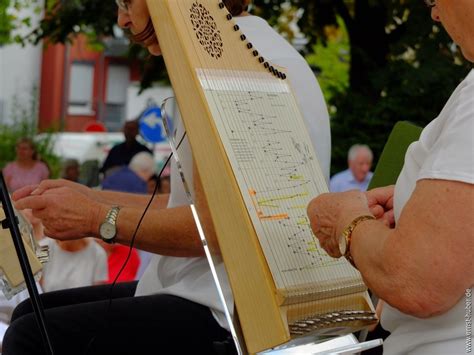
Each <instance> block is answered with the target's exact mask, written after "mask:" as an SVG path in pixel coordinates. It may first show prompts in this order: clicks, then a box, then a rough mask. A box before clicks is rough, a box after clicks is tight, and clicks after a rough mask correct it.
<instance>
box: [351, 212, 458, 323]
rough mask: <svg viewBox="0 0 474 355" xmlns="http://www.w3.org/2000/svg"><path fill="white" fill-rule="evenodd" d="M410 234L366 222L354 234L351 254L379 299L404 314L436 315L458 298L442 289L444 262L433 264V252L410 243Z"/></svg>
mask: <svg viewBox="0 0 474 355" xmlns="http://www.w3.org/2000/svg"><path fill="white" fill-rule="evenodd" d="M410 233H411V231H409V230H406V229H405V228H400V227H398V228H396V229H389V228H388V227H386V226H385V225H384V224H383V223H380V222H378V221H366V222H363V223H362V224H361V225H360V226H358V228H356V230H355V231H354V233H353V235H352V238H353V239H352V245H351V253H352V255H353V258H354V261H355V264H356V266H357V268H358V269H359V271H360V272H361V274H362V277H363V279H364V281H365V283H366V284H367V286H368V288H369V289H371V290H372V292H374V293H375V294H376V295H377V296H378V297H379V298H381V299H383V300H384V301H386V302H387V303H388V304H390V305H391V306H392V307H395V308H397V309H398V310H400V311H401V312H403V313H406V314H409V315H412V316H415V317H419V318H426V317H432V316H434V315H437V314H441V313H443V312H445V311H447V310H448V309H450V308H451V307H452V306H453V305H454V304H455V303H456V302H457V298H456V297H454V298H453V297H449V298H446V295H444V294H443V292H440V287H439V285H441V284H443V283H442V282H441V281H440V279H443V277H442V276H441V275H442V274H443V272H442V271H441V269H442V268H443V266H442V264H439V265H433V264H431V262H430V259H431V258H432V255H431V256H430V255H429V254H430V253H427V254H425V253H424V250H423V249H422V248H421V247H420V246H419V245H417V243H409V242H407V240H408V239H409V234H410ZM430 264H431V265H430ZM440 268H441V269H440Z"/></svg>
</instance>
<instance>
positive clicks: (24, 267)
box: [0, 171, 54, 355]
mask: <svg viewBox="0 0 474 355" xmlns="http://www.w3.org/2000/svg"><path fill="white" fill-rule="evenodd" d="M0 200H1V203H2V206H3V210H4V212H5V216H6V219H5V220H3V221H1V224H2V228H3V229H9V230H10V234H11V236H12V239H13V244H14V245H15V250H16V253H17V255H18V261H19V262H20V267H21V271H22V273H23V277H24V278H25V283H26V287H27V288H28V293H29V294H30V300H31V303H32V306H33V311H34V313H35V316H36V321H37V323H38V327H39V329H40V332H41V338H42V339H43V345H44V347H45V350H46V352H47V353H49V354H51V355H53V354H54V351H53V347H52V345H51V341H50V339H49V336H48V331H47V329H46V323H45V317H44V309H43V305H42V303H41V299H40V297H39V293H38V289H37V288H36V282H35V278H34V276H33V272H32V271H31V266H30V261H29V260H28V256H27V254H26V250H25V246H24V245H23V239H22V237H21V233H20V229H19V228H18V218H17V217H16V215H15V212H14V210H13V206H12V204H11V201H10V197H9V195H8V191H7V186H6V184H5V179H4V178H3V174H2V172H1V171H0Z"/></svg>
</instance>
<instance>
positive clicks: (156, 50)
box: [147, 42, 161, 57]
mask: <svg viewBox="0 0 474 355" xmlns="http://www.w3.org/2000/svg"><path fill="white" fill-rule="evenodd" d="M147 49H148V52H149V53H150V54H151V55H154V56H157V57H158V56H160V55H161V47H160V45H159V43H158V42H156V43H153V44H151V45H149V46H148V47H147Z"/></svg>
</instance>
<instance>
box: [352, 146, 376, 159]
mask: <svg viewBox="0 0 474 355" xmlns="http://www.w3.org/2000/svg"><path fill="white" fill-rule="evenodd" d="M360 151H365V152H367V154H368V155H369V157H370V159H373V158H374V154H373V153H372V150H371V149H370V148H369V146H368V145H366V144H354V145H353V146H352V147H350V148H349V152H348V153H347V160H349V161H352V160H354V159H355V158H356V157H357V154H358V153H359V152H360Z"/></svg>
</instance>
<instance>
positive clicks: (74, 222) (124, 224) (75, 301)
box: [3, 0, 331, 355]
mask: <svg viewBox="0 0 474 355" xmlns="http://www.w3.org/2000/svg"><path fill="white" fill-rule="evenodd" d="M116 3H117V5H118V8H119V10H118V24H119V25H120V26H121V27H122V28H124V29H126V30H127V31H128V32H129V33H130V37H131V39H132V40H133V41H134V42H136V43H139V44H141V45H142V46H144V47H146V48H147V49H148V51H149V52H150V53H151V54H153V55H160V54H161V48H160V45H159V39H158V38H157V36H156V34H155V31H154V28H153V24H152V22H151V20H150V15H149V12H148V9H147V5H146V1H145V0H117V1H116ZM224 3H225V5H226V6H227V9H228V10H229V12H230V13H231V14H232V15H233V16H235V17H234V20H235V21H236V22H237V24H238V25H239V27H240V28H241V30H242V31H243V32H244V33H245V34H246V36H247V37H248V38H250V39H251V40H252V43H253V44H254V45H255V47H256V48H258V49H259V51H260V53H261V54H262V55H263V56H264V57H265V58H266V59H267V60H269V61H271V62H272V63H274V64H276V65H280V66H283V67H286V68H287V71H288V78H289V80H290V81H291V84H292V86H293V88H294V91H295V95H296V98H297V101H298V102H299V105H300V109H301V111H302V113H303V116H304V118H305V121H306V124H307V127H308V131H309V133H310V136H311V138H312V142H313V144H314V147H315V150H316V151H317V152H318V157H319V160H320V165H321V167H322V170H323V172H324V174H325V176H326V179H329V162H330V145H331V143H330V131H329V115H328V112H327V108H326V104H325V102H324V99H323V96H322V92H321V89H320V87H319V85H318V83H317V81H316V78H315V76H314V74H313V72H312V71H311V69H310V68H309V66H308V64H307V63H306V61H305V60H304V59H303V57H302V56H301V55H300V54H299V53H298V52H297V51H296V50H295V49H294V48H293V47H292V46H291V45H290V44H289V43H288V42H286V40H284V39H283V38H282V37H281V36H280V35H278V34H277V33H276V32H275V31H274V30H273V29H272V28H271V27H270V26H269V25H268V24H267V23H266V21H264V20H262V19H261V18H259V17H256V16H251V15H249V13H247V11H246V9H247V6H248V4H249V0H224ZM178 154H179V156H180V160H181V163H182V164H183V166H184V174H185V176H186V180H187V182H188V185H189V186H195V189H196V191H194V194H195V196H196V200H197V201H200V200H202V197H201V196H202V191H201V190H200V184H199V183H198V182H197V175H196V174H195V173H194V174H193V170H194V169H193V160H192V155H191V149H190V146H189V143H188V140H187V138H185V139H184V140H183V142H182V144H181V146H180V147H179V148H178ZM193 175H194V176H193ZM193 180H194V182H195V184H193ZM14 199H15V200H16V206H17V208H19V209H23V208H28V207H29V208H32V209H33V210H34V213H35V214H36V215H37V216H38V217H39V218H41V219H42V221H43V224H44V225H45V228H46V230H45V233H46V234H47V235H48V236H50V237H52V238H57V239H68V238H70V237H73V236H74V237H77V236H78V235H82V236H94V237H97V238H99V237H101V235H100V233H99V225H100V224H101V222H102V221H103V220H104V219H106V215H108V214H109V212H110V211H114V212H113V213H112V214H110V216H112V217H113V216H115V217H114V218H115V223H116V227H117V228H116V231H117V234H116V237H115V238H114V239H115V241H116V242H118V243H122V244H125V245H129V244H130V240H131V237H132V236H133V234H134V231H135V228H136V226H137V223H138V220H139V219H140V217H141V215H142V213H143V209H144V206H145V205H146V203H147V202H148V199H149V197H148V196H147V197H142V196H135V195H130V194H120V193H115V192H114V193H112V192H104V191H102V192H98V191H93V190H90V189H88V188H86V187H83V186H80V185H75V184H72V183H71V182H66V181H47V182H45V183H43V184H41V185H40V186H39V187H29V188H25V189H23V190H22V191H19V192H18V193H17V194H15V195H14ZM168 199H169V203H168ZM188 204H189V202H188V200H187V197H186V193H185V191H184V188H183V184H182V182H181V180H180V177H179V173H178V170H177V168H176V164H174V163H173V164H172V166H171V194H170V195H158V196H157V197H155V202H154V204H153V205H152V209H150V210H149V211H148V212H147V214H146V216H145V218H144V220H143V223H142V224H141V226H140V229H139V231H138V235H137V237H136V241H135V246H136V247H137V248H139V249H144V250H147V251H150V252H153V253H156V254H158V255H156V256H154V257H153V260H152V261H151V262H150V264H149V266H148V268H147V270H146V271H145V273H144V275H143V277H142V278H141V279H140V282H139V283H138V286H137V284H136V283H122V284H119V285H116V286H115V288H114V291H113V293H112V297H114V300H113V303H112V306H111V309H110V312H109V313H107V315H106V310H107V307H108V304H109V301H108V298H109V297H110V295H111V294H110V292H109V287H101V286H96V287H94V288H86V289H76V290H71V291H63V292H59V293H53V294H47V295H45V296H43V298H42V299H43V304H44V305H45V307H46V308H47V309H46V319H47V320H48V325H49V327H50V328H49V329H50V331H52V336H51V337H52V341H53V346H55V348H56V351H58V352H59V353H67V354H74V353H80V354H84V353H87V354H99V353H100V354H104V353H107V354H109V353H120V354H145V353H150V352H152V353H156V352H159V353H163V354H214V353H216V347H215V346H214V342H221V343H225V341H226V340H227V338H228V336H229V331H228V330H229V327H228V325H227V322H226V319H225V316H224V307H223V305H222V304H221V301H220V300H219V298H218V294H217V290H216V286H215V284H214V280H213V278H212V274H211V271H210V268H209V265H208V262H207V260H206V259H205V258H204V252H203V247H202V243H201V241H200V238H199V236H198V233H197V229H196V227H195V222H194V219H193V217H192V214H191V210H190V207H189V206H188ZM117 207H120V209H119V210H117ZM110 216H109V217H110ZM202 220H203V221H207V220H209V219H208V218H206V216H204V218H202ZM205 227H206V226H205ZM210 228H212V226H210V225H209V224H207V228H206V237H207V239H208V242H209V245H210V247H211V249H214V250H217V246H216V244H217V243H216V241H215V237H214V235H213V233H212V229H210ZM216 267H217V273H218V274H219V278H220V280H226V274H225V270H224V265H223V263H222V262H220V263H218V264H217V266H216ZM222 287H223V292H224V294H225V298H226V300H228V301H229V304H228V306H229V309H231V310H232V309H233V305H232V304H230V303H231V302H232V292H231V289H230V285H229V284H228V282H226V281H224V282H223V285H222ZM13 319H14V320H13V322H12V326H11V327H10V329H9V332H8V334H7V336H6V339H5V341H4V347H3V354H4V355H5V354H6V355H8V354H26V353H33V352H34V353H37V352H38V350H39V349H42V346H41V340H40V338H39V334H38V332H36V324H35V320H34V317H33V315H32V314H31V307H30V305H29V304H28V303H24V304H22V305H20V307H18V308H17V309H16V311H15V313H14V315H13ZM104 319H107V320H108V321H107V322H106V326H104ZM71 344H73V345H71ZM148 349H153V350H148Z"/></svg>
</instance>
